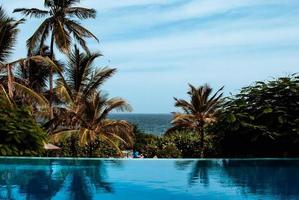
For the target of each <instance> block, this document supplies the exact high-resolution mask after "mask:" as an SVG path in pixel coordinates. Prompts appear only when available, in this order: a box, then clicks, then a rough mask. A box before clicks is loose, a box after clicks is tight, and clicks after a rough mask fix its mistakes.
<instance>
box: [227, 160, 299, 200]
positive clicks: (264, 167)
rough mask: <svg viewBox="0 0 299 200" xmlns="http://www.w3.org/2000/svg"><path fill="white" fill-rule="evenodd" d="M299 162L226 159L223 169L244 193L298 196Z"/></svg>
mask: <svg viewBox="0 0 299 200" xmlns="http://www.w3.org/2000/svg"><path fill="white" fill-rule="evenodd" d="M298 169H299V162H298V161H291V160H255V161H253V160H243V161H242V160H224V161H223V170H224V171H225V172H226V174H227V177H229V180H231V181H232V182H233V184H235V185H237V186H239V187H240V188H241V190H242V192H243V193H245V194H247V193H253V194H271V195H272V196H276V198H277V199H293V198H296V197H297V198H298V194H299V173H298Z"/></svg>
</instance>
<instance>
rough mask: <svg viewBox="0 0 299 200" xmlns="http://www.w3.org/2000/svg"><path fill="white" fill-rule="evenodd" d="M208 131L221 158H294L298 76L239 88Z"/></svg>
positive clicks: (298, 137)
mask: <svg viewBox="0 0 299 200" xmlns="http://www.w3.org/2000/svg"><path fill="white" fill-rule="evenodd" d="M212 130H213V132H215V133H217V134H216V135H217V136H218V144H219V151H220V152H221V154H222V156H226V157H230V156H238V157H239V156H254V157H260V156H261V157H265V156H267V157H272V156H275V157H276V156H298V155H299V76H296V75H292V76H290V77H281V78H278V79H274V80H271V81H268V82H256V83H255V84H254V85H252V86H249V87H245V88H242V90H241V92H240V93H239V94H237V95H235V96H234V97H232V98H229V99H227V101H226V103H225V104H224V108H223V110H222V112H221V113H220V115H219V120H218V122H217V123H216V124H215V126H214V127H212Z"/></svg>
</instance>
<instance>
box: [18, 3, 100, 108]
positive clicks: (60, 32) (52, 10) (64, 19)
mask: <svg viewBox="0 0 299 200" xmlns="http://www.w3.org/2000/svg"><path fill="white" fill-rule="evenodd" d="M79 2H80V0H45V2H44V6H45V8H47V9H48V10H40V9H37V8H30V9H27V8H18V9H15V10H14V12H20V13H22V14H23V15H25V16H29V17H35V18H42V17H47V18H46V19H45V20H44V21H43V23H42V24H41V25H40V26H39V27H38V29H37V30H36V31H35V32H34V34H33V35H32V36H31V37H30V38H29V39H28V40H27V47H28V51H29V54H31V52H32V51H33V50H34V49H40V48H41V47H42V46H44V43H45V41H46V39H47V38H48V36H49V35H50V34H51V36H50V38H51V39H50V56H49V57H50V59H52V60H53V58H54V43H55V44H56V46H57V48H58V49H59V50H60V51H61V52H63V53H66V54H67V53H69V50H70V47H71V41H72V37H71V35H72V36H73V39H75V40H76V41H77V42H78V43H79V44H80V45H81V46H82V47H83V48H84V49H85V50H86V51H88V48H87V46H86V42H85V40H84V38H95V39H96V40H97V41H98V39H97V37H96V36H95V35H93V34H92V33H91V32H90V31H89V30H87V29H86V28H84V27H83V26H81V25H80V24H79V23H78V22H77V21H75V20H73V19H72V18H73V17H77V18H78V19H88V18H95V17H96V11H95V10H94V9H88V8H83V7H74V5H75V4H76V3H79ZM49 86H50V107H52V100H53V69H52V68H51V69H50V76H49Z"/></svg>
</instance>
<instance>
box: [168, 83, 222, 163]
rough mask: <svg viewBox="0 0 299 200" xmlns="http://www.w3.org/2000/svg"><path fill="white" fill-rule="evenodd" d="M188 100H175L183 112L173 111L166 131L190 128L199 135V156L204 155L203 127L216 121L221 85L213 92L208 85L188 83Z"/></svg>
mask: <svg viewBox="0 0 299 200" xmlns="http://www.w3.org/2000/svg"><path fill="white" fill-rule="evenodd" d="M189 87H190V90H189V91H188V93H187V94H188V95H189V96H190V102H188V101H186V100H184V99H177V98H174V100H175V106H176V107H178V108H181V109H182V110H183V113H178V112H175V113H174V114H173V120H172V122H171V123H172V125H173V127H172V128H170V129H169V130H168V131H167V133H168V134H170V133H171V132H173V131H174V130H184V129H186V130H190V131H193V132H196V133H198V135H199V137H200V149H201V154H200V157H201V158H203V157H204V148H205V145H204V141H205V128H206V126H207V125H208V124H211V123H213V122H215V121H216V112H217V111H218V109H219V105H220V103H221V97H222V95H223V93H220V92H221V91H222V90H223V87H222V88H220V89H219V90H218V91H217V92H216V93H215V94H213V93H212V92H213V89H212V88H211V87H210V86H209V85H207V84H206V85H204V86H200V87H198V88H196V87H194V86H193V85H191V84H189Z"/></svg>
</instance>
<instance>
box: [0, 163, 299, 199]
mask: <svg viewBox="0 0 299 200" xmlns="http://www.w3.org/2000/svg"><path fill="white" fill-rule="evenodd" d="M298 172H299V160H270V159H269V160H254V159H252V160H222V159H217V160H72V159H69V160H66V159H64V160H58V159H52V160H49V159H43V160H40V159H7V158H2V159H0V199H38V200H46V199H47V200H48V199H58V200H61V199H74V200H75V199H78V200H88V199H105V200H109V199H110V200H115V199H129V200H137V199H142V200H147V199H155V200H160V199H161V200H162V199H163V200H176V199H178V200H182V199H183V200H193V199H200V200H207V199H209V200H213V199H218V200H222V199H225V200H229V199H248V200H252V199H261V200H279V199H281V200H292V199H299V173H298Z"/></svg>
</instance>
